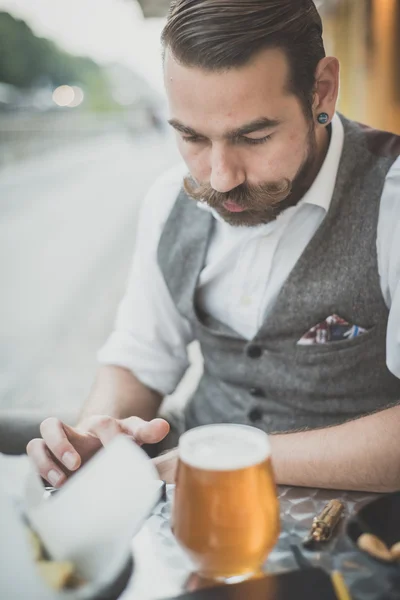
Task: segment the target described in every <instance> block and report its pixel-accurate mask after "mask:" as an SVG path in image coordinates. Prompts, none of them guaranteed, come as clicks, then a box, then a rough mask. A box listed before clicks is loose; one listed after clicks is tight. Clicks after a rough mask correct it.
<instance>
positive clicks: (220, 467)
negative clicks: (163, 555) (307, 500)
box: [172, 425, 279, 580]
mask: <svg viewBox="0 0 400 600" xmlns="http://www.w3.org/2000/svg"><path fill="white" fill-rule="evenodd" d="M172 523H173V529H174V534H175V536H176V538H177V540H178V542H179V543H180V544H181V546H183V548H184V549H185V550H186V551H187V552H188V554H189V556H190V558H191V560H192V562H193V563H194V565H195V567H196V569H197V572H198V573H199V574H200V575H202V576H203V577H206V578H211V579H221V580H227V579H230V578H238V580H239V579H241V578H243V579H245V578H247V577H249V576H251V575H252V574H254V573H257V572H258V571H259V569H260V567H261V565H262V564H263V562H264V560H265V558H266V557H267V556H268V554H269V552H270V551H271V549H272V548H273V546H274V545H275V543H276V541H277V539H278V535H279V502H278V499H277V494H276V487H275V482H274V476H273V471H272V466H271V452H270V446H269V441H268V437H267V435H266V434H265V433H263V432H262V431H260V430H258V429H255V428H253V427H247V426H242V425H207V426H204V427H198V428H196V429H192V430H190V431H188V432H186V433H184V434H183V435H182V436H181V438H180V441H179V464H178V473H177V481H176V491H175V501H174V509H173V516H172Z"/></svg>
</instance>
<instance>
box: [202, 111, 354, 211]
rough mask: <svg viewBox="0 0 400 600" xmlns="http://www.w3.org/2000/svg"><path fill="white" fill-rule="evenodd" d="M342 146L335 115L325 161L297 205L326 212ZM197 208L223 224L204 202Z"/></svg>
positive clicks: (342, 133)
mask: <svg viewBox="0 0 400 600" xmlns="http://www.w3.org/2000/svg"><path fill="white" fill-rule="evenodd" d="M343 144H344V128H343V124H342V121H341V120H340V117H339V116H338V114H337V113H335V115H334V117H333V119H332V134H331V140H330V144H329V148H328V152H327V154H326V157H325V160H324V162H323V164H322V167H321V169H320V171H319V173H318V175H317V177H316V178H315V180H314V182H313V184H312V186H311V187H310V189H309V190H308V191H307V192H306V193H305V194H304V196H303V198H302V199H301V200H300V202H299V204H298V205H301V204H314V205H315V206H320V207H321V208H323V209H324V210H325V212H328V210H329V207H330V205H331V202H332V196H333V191H334V189H335V183H336V176H337V172H338V170H339V163H340V158H341V156H342V150H343ZM197 206H198V207H199V208H201V209H202V210H207V211H208V212H211V213H212V215H213V216H214V217H215V218H216V219H217V221H221V222H224V221H223V219H222V217H221V216H220V215H219V214H218V213H217V212H216V211H215V210H214V209H213V208H211V207H210V206H208V205H207V204H204V202H198V203H197Z"/></svg>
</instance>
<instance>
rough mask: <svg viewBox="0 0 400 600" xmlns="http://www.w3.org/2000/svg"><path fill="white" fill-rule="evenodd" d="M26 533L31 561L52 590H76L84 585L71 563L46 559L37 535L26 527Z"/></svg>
mask: <svg viewBox="0 0 400 600" xmlns="http://www.w3.org/2000/svg"><path fill="white" fill-rule="evenodd" d="M26 533H27V536H28V540H29V544H30V546H31V549H32V556H33V559H34V561H35V562H36V565H37V567H38V570H39V572H40V574H41V576H42V578H43V579H44V581H45V582H46V583H47V585H48V586H49V587H51V588H53V589H54V590H62V589H66V588H69V589H71V588H77V587H79V586H80V585H82V584H83V583H84V582H83V581H82V580H81V579H80V578H79V576H78V575H77V573H76V571H75V566H74V565H73V564H72V562H70V561H56V560H51V559H48V557H47V556H46V552H45V549H44V547H43V544H42V542H41V540H40V538H39V536H38V535H37V533H35V532H34V531H33V530H32V529H31V528H30V527H28V526H27V527H26Z"/></svg>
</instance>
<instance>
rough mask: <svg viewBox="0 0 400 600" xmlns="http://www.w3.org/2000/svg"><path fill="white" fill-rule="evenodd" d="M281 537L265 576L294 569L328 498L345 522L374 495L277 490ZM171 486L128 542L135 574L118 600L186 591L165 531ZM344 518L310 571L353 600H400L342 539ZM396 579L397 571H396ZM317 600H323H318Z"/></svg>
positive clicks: (184, 566) (177, 551)
mask: <svg viewBox="0 0 400 600" xmlns="http://www.w3.org/2000/svg"><path fill="white" fill-rule="evenodd" d="M278 491H279V499H280V507H281V535H280V537H279V541H278V543H277V545H276V546H275V548H274V550H273V551H272V552H271V554H270V556H269V557H268V560H267V561H266V563H265V571H266V572H269V573H279V572H284V571H288V570H293V569H298V568H299V567H298V565H297V562H296V560H295V557H294V555H293V552H292V550H291V548H290V546H291V545H292V544H297V545H299V544H300V542H301V541H302V539H303V538H304V537H305V536H306V535H307V533H308V532H309V530H310V527H311V524H312V520H313V518H314V516H315V515H316V514H318V513H320V512H321V510H322V509H323V508H324V506H325V505H326V504H327V503H328V502H329V501H330V500H332V499H333V498H337V499H339V500H341V501H342V502H343V503H344V505H345V507H346V512H345V518H346V517H349V516H350V515H351V514H353V513H354V511H355V510H356V509H359V508H361V507H362V506H364V505H365V504H367V503H368V502H370V501H371V500H372V499H373V498H374V497H375V495H372V494H367V493H358V492H357V493H355V492H338V491H331V490H316V489H308V488H292V487H280V488H279V490H278ZM173 493H174V486H168V492H167V501H166V502H161V503H160V504H159V505H158V506H157V507H156V509H155V510H154V512H153V514H152V515H151V517H150V518H149V519H148V520H147V522H146V524H145V525H144V527H143V528H142V530H141V531H140V533H139V534H138V535H137V536H136V537H135V539H134V541H133V553H134V559H135V574H134V577H133V578H132V580H131V582H130V584H129V586H128V588H127V589H126V591H125V592H124V594H123V595H122V596H121V600H133V599H135V600H158V599H162V598H172V597H174V596H178V595H179V594H181V593H183V592H184V591H185V587H186V584H187V582H188V579H189V577H190V575H191V565H190V563H189V561H188V559H187V557H186V555H185V554H184V552H183V551H182V550H181V548H180V547H179V545H178V543H177V542H176V540H175V538H174V536H173V534H172V532H171V528H170V515H171V503H172V498H173ZM345 518H344V519H343V520H342V523H341V525H340V526H339V527H338V530H337V531H336V533H335V535H334V537H333V539H332V540H331V541H330V542H329V543H327V544H323V545H321V549H318V550H317V551H313V552H311V551H304V550H303V548H301V550H302V552H303V554H304V556H305V557H306V558H307V559H308V560H309V561H310V562H311V563H312V565H313V566H315V567H321V568H323V569H325V570H326V571H328V572H331V571H333V570H339V571H341V573H342V574H343V576H344V578H345V580H346V583H347V585H348V587H349V590H350V593H351V597H352V598H353V600H395V599H396V600H399V598H400V583H399V580H398V579H396V581H397V585H396V588H397V590H394V589H393V580H392V579H391V577H392V576H393V571H392V570H390V571H389V569H388V567H386V566H384V565H383V566H381V565H380V564H379V563H375V562H374V561H371V559H370V558H369V557H367V556H365V555H363V554H362V553H361V552H359V551H358V550H357V549H356V548H355V547H354V546H353V544H352V543H351V542H350V540H349V539H348V538H347V537H346V535H345V527H344V525H345ZM399 577H400V569H399ZM321 600H322V599H321Z"/></svg>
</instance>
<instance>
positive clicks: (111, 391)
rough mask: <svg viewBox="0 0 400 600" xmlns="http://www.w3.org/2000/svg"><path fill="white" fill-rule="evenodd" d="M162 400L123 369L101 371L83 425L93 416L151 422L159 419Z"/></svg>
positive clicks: (85, 408)
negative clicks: (157, 416)
mask: <svg viewBox="0 0 400 600" xmlns="http://www.w3.org/2000/svg"><path fill="white" fill-rule="evenodd" d="M161 401H162V396H161V395H160V394H159V393H158V392H156V391H154V390H152V389H150V388H148V387H147V386H145V385H144V384H143V383H141V382H140V381H139V380H138V379H137V378H136V377H135V376H134V375H133V374H132V373H131V372H130V371H128V370H127V369H123V368H121V367H114V366H109V365H107V366H102V367H100V369H99V371H98V374H97V377H96V380H95V382H94V385H93V388H92V390H91V392H90V395H89V398H88V400H87V402H86V404H85V406H84V408H83V411H82V413H81V415H80V418H79V423H81V422H82V421H84V420H85V419H86V418H87V417H89V416H92V415H108V416H111V417H115V418H116V419H124V418H127V417H131V416H136V417H141V418H142V419H144V420H146V421H150V420H151V419H154V417H156V415H157V412H158V410H159V408H160V404H161Z"/></svg>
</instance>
